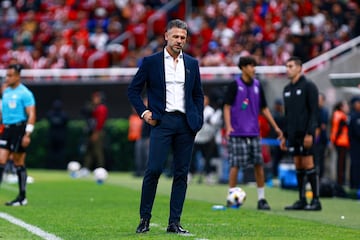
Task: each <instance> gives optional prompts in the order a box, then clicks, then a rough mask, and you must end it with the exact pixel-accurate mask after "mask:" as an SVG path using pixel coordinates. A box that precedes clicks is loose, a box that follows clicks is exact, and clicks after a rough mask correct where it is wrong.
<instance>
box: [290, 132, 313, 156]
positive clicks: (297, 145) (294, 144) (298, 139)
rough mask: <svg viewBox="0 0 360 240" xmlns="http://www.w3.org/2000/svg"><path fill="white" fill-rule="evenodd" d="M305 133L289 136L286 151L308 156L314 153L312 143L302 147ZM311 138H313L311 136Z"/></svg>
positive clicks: (292, 154) (295, 154) (294, 154)
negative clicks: (309, 145)
mask: <svg viewBox="0 0 360 240" xmlns="http://www.w3.org/2000/svg"><path fill="white" fill-rule="evenodd" d="M304 137H305V135H297V136H294V137H289V138H288V140H287V148H288V152H289V154H290V155H291V156H309V155H314V144H313V145H312V146H311V147H310V148H305V147H304ZM313 139H315V138H314V137H313Z"/></svg>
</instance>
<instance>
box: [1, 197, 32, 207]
mask: <svg viewBox="0 0 360 240" xmlns="http://www.w3.org/2000/svg"><path fill="white" fill-rule="evenodd" d="M26 204H27V199H26V198H25V197H20V196H17V197H16V198H15V199H14V200H12V201H11V202H7V203H5V205H6V206H13V207H17V206H25V205H26Z"/></svg>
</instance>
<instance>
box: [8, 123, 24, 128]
mask: <svg viewBox="0 0 360 240" xmlns="http://www.w3.org/2000/svg"><path fill="white" fill-rule="evenodd" d="M25 124H26V122H18V123H13V124H4V127H6V128H9V127H20V126H24V125H25Z"/></svg>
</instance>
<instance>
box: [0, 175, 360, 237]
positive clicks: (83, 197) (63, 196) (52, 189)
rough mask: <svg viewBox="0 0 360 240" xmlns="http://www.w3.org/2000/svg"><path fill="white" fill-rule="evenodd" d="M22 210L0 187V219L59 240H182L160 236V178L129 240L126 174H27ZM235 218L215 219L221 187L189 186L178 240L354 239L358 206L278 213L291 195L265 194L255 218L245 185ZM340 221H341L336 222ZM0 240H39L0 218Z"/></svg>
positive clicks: (164, 217) (135, 195) (132, 190)
mask: <svg viewBox="0 0 360 240" xmlns="http://www.w3.org/2000/svg"><path fill="white" fill-rule="evenodd" d="M28 173H29V175H30V176H32V177H33V178H34V180H35V182H34V183H32V184H29V185H28V196H27V197H28V201H29V204H28V205H27V206H24V207H6V206H4V203H5V202H6V201H8V200H11V199H13V198H14V197H15V196H16V194H17V185H16V184H7V183H3V184H2V185H1V186H0V212H2V213H6V214H9V215H11V216H14V217H16V218H18V219H21V220H22V221H24V222H26V223H28V224H31V225H33V226H36V227H38V228H40V229H42V230H43V231H46V232H49V233H51V234H54V235H56V236H58V237H59V238H61V239H64V240H67V239H69V240H92V239H94V240H110V239H184V237H185V236H179V235H175V234H167V233H166V227H167V221H168V214H169V193H170V189H171V179H168V178H166V177H161V178H160V182H159V186H158V191H157V197H156V199H155V203H154V208H153V217H152V219H151V225H150V232H148V233H146V234H135V229H136V227H137V224H138V222H139V214H138V213H139V200H140V189H141V182H142V179H140V178H134V177H133V176H132V175H131V174H130V173H116V172H110V174H109V178H108V179H107V181H106V182H105V183H104V184H102V185H99V184H96V182H95V180H94V179H93V178H92V176H89V177H86V178H80V179H73V178H71V177H70V176H69V174H68V173H67V172H65V171H48V170H32V169H30V170H29V171H28ZM241 187H242V188H243V189H244V190H245V191H246V193H247V199H246V202H245V204H244V205H243V206H242V207H241V208H240V209H238V210H235V209H227V210H223V211H214V210H212V206H213V205H215V204H224V203H225V198H226V194H227V185H206V184H197V183H191V184H189V186H188V192H187V199H186V202H185V206H184V210H183V215H182V225H183V227H184V228H185V229H187V230H189V231H190V232H191V235H189V236H186V237H185V239H194V240H200V239H202V240H204V239H219V240H222V239H306V240H308V239H316V240H317V239H337V240H338V239H360V201H357V200H349V199H339V198H331V199H330V198H323V199H321V202H322V205H323V210H322V211H320V212H305V211H284V210H283V209H284V206H285V205H288V204H291V203H293V202H294V201H295V200H296V198H297V192H296V191H291V190H282V189H280V188H278V187H272V188H266V198H267V200H268V202H269V204H270V206H271V208H272V209H271V211H266V212H264V211H258V210H256V204H257V193H256V187H255V186H252V185H247V186H243V185H242V186H241ZM342 216H343V217H342ZM0 239H9V240H28V239H42V238H41V237H38V236H36V235H34V234H32V233H31V232H28V231H26V230H25V229H23V228H21V227H19V226H17V225H14V224H12V223H10V222H8V221H6V220H4V219H2V218H0Z"/></svg>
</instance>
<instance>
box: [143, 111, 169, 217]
mask: <svg viewBox="0 0 360 240" xmlns="http://www.w3.org/2000/svg"><path fill="white" fill-rule="evenodd" d="M172 124H173V123H172V122H171V119H169V117H168V116H167V115H165V116H163V118H162V120H161V122H159V125H157V126H156V127H153V128H152V129H151V132H150V145H149V159H148V163H147V168H146V170H145V174H144V179H143V183H142V190H141V201H140V218H142V219H148V220H150V219H151V211H152V207H153V203H154V199H155V194H156V189H157V184H158V181H159V177H160V175H161V173H162V171H163V166H164V164H165V162H166V160H167V158H168V154H169V150H170V146H171V144H172V137H173V133H174V130H173V126H172Z"/></svg>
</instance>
